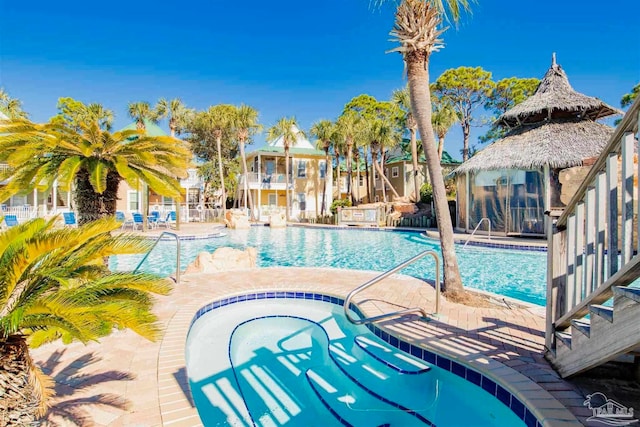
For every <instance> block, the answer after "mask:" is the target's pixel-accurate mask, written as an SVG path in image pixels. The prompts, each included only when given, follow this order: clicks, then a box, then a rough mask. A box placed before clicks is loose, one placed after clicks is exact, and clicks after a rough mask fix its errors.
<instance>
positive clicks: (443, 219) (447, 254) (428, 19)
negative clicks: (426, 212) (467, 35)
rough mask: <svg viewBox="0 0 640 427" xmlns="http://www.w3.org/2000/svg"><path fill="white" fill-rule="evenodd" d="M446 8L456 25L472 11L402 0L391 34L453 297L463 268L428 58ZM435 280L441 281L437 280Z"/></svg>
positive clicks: (459, 0)
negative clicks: (428, 182)
mask: <svg viewBox="0 0 640 427" xmlns="http://www.w3.org/2000/svg"><path fill="white" fill-rule="evenodd" d="M445 6H446V7H447V9H448V11H449V12H450V13H449V14H448V17H449V18H450V19H452V20H453V21H454V22H457V21H458V19H459V17H460V11H461V9H464V10H469V1H468V0H444V1H442V0H425V1H423V0H402V2H401V3H400V5H399V6H398V9H397V10H396V21H395V24H394V27H393V30H392V31H391V35H392V36H394V37H395V41H397V42H398V43H400V46H399V47H397V48H396V49H394V51H396V52H400V53H401V54H402V56H403V59H404V63H405V69H406V72H407V80H408V86H409V93H410V95H411V111H412V112H413V115H414V117H415V119H416V122H417V123H418V129H419V130H420V135H421V136H422V147H423V150H424V153H425V157H426V160H427V167H428V169H429V176H430V178H431V185H432V187H433V198H434V203H435V208H436V219H437V222H438V230H439V232H440V243H441V248H442V259H443V264H444V266H443V273H444V285H445V290H446V291H447V292H450V293H451V294H455V293H457V292H463V291H464V288H463V286H462V279H461V278H460V268H459V267H458V260H457V258H456V252H455V246H454V243H453V225H452V223H451V217H450V216H449V205H448V201H447V193H446V189H445V186H444V179H443V176H442V167H441V166H440V160H439V158H438V153H437V150H436V145H435V138H434V133H433V126H432V124H431V94H430V91H429V56H430V55H431V53H432V52H434V51H436V50H438V49H439V48H440V47H441V45H440V43H441V40H440V39H439V37H440V35H441V34H442V32H443V31H444V30H443V29H441V28H440V24H441V23H442V15H443V14H444V13H445V10H444V7H445ZM436 280H440V279H439V278H436Z"/></svg>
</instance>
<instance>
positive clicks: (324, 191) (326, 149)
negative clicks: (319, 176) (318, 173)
mask: <svg viewBox="0 0 640 427" xmlns="http://www.w3.org/2000/svg"><path fill="white" fill-rule="evenodd" d="M328 171H329V146H325V147H324V180H323V182H322V205H321V206H320V216H324V205H325V203H326V194H327V172H328Z"/></svg>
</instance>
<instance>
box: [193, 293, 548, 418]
mask: <svg viewBox="0 0 640 427" xmlns="http://www.w3.org/2000/svg"><path fill="white" fill-rule="evenodd" d="M342 303H343V301H342V300H341V299H339V298H336V297H330V296H326V295H321V294H306V293H305V294H302V293H293V292H287V293H285V292H281V293H276V292H273V293H270V292H266V293H262V294H260V293H259V294H251V295H244V296H239V297H232V298H230V299H225V300H223V301H218V302H216V303H213V304H210V305H208V306H206V307H203V308H202V309H200V310H199V311H198V313H197V315H196V317H195V319H194V321H193V322H192V326H191V328H190V331H189V334H188V337H187V342H186V367H187V374H188V379H189V385H190V388H191V392H192V396H193V399H194V403H195V405H196V407H197V409H198V412H199V415H200V418H201V420H202V422H203V424H204V425H205V426H213V425H232V426H254V425H255V426H260V427H262V426H265V427H267V426H277V425H291V426H305V427H307V426H323V427H324V426H354V427H360V426H438V427H453V426H470V425H473V426H478V427H482V426H487V427H488V426H505V425H508V426H513V427H520V426H524V425H525V422H524V421H525V420H526V422H527V423H529V424H530V425H531V424H532V425H536V420H535V417H534V416H533V414H532V413H531V412H530V411H529V410H528V409H527V408H525V406H524V405H523V403H522V402H520V401H519V400H518V399H517V398H516V397H515V396H512V395H511V393H510V392H509V391H508V390H507V389H505V388H503V387H502V386H501V385H499V384H496V383H495V382H493V381H491V380H490V379H488V378H486V377H484V376H483V375H482V374H481V373H479V372H477V371H475V370H474V369H471V368H468V367H465V366H463V365H461V364H459V363H456V362H454V361H451V360H449V359H447V358H445V357H443V356H440V355H436V354H434V353H431V352H430V351H427V350H423V349H420V348H418V347H414V346H412V345H410V344H408V343H405V342H401V341H399V340H398V339H397V338H395V337H391V336H389V335H387V334H385V333H382V332H381V331H380V330H379V329H377V328H376V327H372V329H373V331H372V330H370V329H368V328H367V327H365V326H356V325H353V324H351V323H349V322H348V321H347V320H346V318H345V317H344V313H343V310H342V305H341V304H342ZM356 310H357V309H356ZM376 329H377V330H376ZM373 332H376V333H375V334H374V333H373ZM376 335H377V336H376ZM385 335H386V337H385ZM379 337H383V338H386V342H385V341H383V340H381V339H380V338H379ZM394 340H395V341H394ZM404 346H406V347H407V349H408V353H407V352H403V351H401V350H400V348H402V347H404ZM412 355H415V356H416V357H414V356H412ZM429 360H432V362H429Z"/></svg>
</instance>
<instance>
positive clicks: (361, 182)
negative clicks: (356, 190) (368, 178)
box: [358, 175, 364, 187]
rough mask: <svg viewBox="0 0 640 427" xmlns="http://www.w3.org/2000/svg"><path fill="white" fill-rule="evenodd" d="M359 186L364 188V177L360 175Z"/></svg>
mask: <svg viewBox="0 0 640 427" xmlns="http://www.w3.org/2000/svg"><path fill="white" fill-rule="evenodd" d="M358 185H359V186H360V187H362V186H364V176H362V175H360V179H359V180H358Z"/></svg>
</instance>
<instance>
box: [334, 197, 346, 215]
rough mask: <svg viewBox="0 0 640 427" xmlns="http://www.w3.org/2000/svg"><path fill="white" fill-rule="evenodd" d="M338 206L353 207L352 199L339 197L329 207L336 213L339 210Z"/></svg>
mask: <svg viewBox="0 0 640 427" xmlns="http://www.w3.org/2000/svg"><path fill="white" fill-rule="evenodd" d="M338 206H340V207H343V208H344V207H347V208H348V207H351V200H349V199H337V200H334V201H333V203H331V207H330V208H329V210H330V211H331V213H332V214H334V215H335V214H336V212H338Z"/></svg>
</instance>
